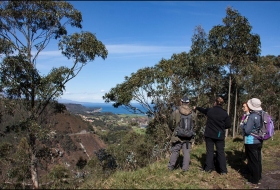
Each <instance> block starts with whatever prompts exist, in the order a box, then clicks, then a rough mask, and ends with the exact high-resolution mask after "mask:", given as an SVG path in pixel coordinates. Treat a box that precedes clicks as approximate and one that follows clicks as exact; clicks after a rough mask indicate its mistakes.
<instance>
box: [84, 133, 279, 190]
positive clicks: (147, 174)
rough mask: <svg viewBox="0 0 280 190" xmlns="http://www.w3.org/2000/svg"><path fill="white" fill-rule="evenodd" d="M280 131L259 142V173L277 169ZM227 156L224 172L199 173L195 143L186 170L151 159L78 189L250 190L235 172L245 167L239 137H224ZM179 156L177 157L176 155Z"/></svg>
mask: <svg viewBox="0 0 280 190" xmlns="http://www.w3.org/2000/svg"><path fill="white" fill-rule="evenodd" d="M279 144H280V131H277V132H276V134H275V136H274V140H271V139H269V140H267V141H265V142H264V144H263V149H262V153H263V173H265V172H268V171H270V170H272V169H273V170H275V169H278V170H279V169H280V167H279V165H277V164H276V162H275V160H277V161H278V164H279V157H280V146H279ZM225 152H226V157H227V168H228V174H227V175H219V174H218V173H217V172H212V173H210V174H209V173H203V172H201V171H200V167H201V165H202V164H203V163H204V160H205V143H203V144H201V145H196V146H195V147H194V148H193V149H192V151H191V165H190V169H189V171H188V172H184V173H182V172H181V169H180V168H178V169H176V170H173V171H169V170H168V169H167V164H168V161H169V158H165V159H163V160H160V161H158V162H155V163H153V164H151V165H149V166H148V167H145V168H141V169H138V170H136V171H131V172H124V171H117V172H115V173H114V174H112V175H111V176H109V177H108V178H107V179H96V178H95V179H94V180H91V179H88V180H87V181H86V182H85V183H84V185H83V187H82V188H93V189H250V187H249V186H247V185H245V184H244V183H245V182H246V179H245V178H244V177H243V176H242V175H241V173H240V172H239V171H240V169H242V168H244V167H245V166H246V160H245V155H244V150H243V141H242V138H241V137H237V138H234V139H232V138H227V140H226V147H225ZM179 158H180V157H179Z"/></svg>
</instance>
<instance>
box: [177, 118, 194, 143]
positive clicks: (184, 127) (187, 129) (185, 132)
mask: <svg viewBox="0 0 280 190" xmlns="http://www.w3.org/2000/svg"><path fill="white" fill-rule="evenodd" d="M191 120H192V115H191V114H190V115H182V114H180V122H179V126H177V127H176V136H178V137H183V138H191V137H192V136H194V135H195V132H194V131H193V126H192V121H191Z"/></svg>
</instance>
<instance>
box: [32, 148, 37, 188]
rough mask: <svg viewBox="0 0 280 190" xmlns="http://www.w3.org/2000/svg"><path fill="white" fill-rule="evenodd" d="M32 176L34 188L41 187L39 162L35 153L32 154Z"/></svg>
mask: <svg viewBox="0 0 280 190" xmlns="http://www.w3.org/2000/svg"><path fill="white" fill-rule="evenodd" d="M31 176H32V184H33V189H39V180H38V171H37V162H36V157H35V155H34V154H33V153H32V156H31Z"/></svg>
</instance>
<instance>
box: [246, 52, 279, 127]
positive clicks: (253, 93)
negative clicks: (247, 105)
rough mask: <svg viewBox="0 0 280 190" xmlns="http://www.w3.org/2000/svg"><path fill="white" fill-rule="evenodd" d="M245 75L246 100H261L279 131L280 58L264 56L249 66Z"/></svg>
mask: <svg viewBox="0 0 280 190" xmlns="http://www.w3.org/2000/svg"><path fill="white" fill-rule="evenodd" d="M243 73H244V77H246V81H247V82H246V83H244V88H245V92H246V96H245V98H246V99H247V100H248V99H249V98H251V97H257V98H259V99H260V100H261V101H262V108H263V110H265V111H267V112H269V113H270V114H271V115H272V117H273V118H274V122H275V127H276V126H278V129H279V118H280V115H279V114H280V112H279V106H280V81H279V77H280V56H273V55H267V56H262V57H260V58H259V61H258V62H257V63H255V64H251V65H248V66H247V67H246V70H245V71H244V72H243Z"/></svg>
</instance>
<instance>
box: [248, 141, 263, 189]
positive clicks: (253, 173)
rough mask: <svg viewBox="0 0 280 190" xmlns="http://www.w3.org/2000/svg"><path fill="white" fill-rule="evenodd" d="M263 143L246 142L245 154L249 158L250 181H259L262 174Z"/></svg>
mask: <svg viewBox="0 0 280 190" xmlns="http://www.w3.org/2000/svg"><path fill="white" fill-rule="evenodd" d="M261 152H262V143H258V144H245V154H246V157H247V159H248V164H247V166H248V170H249V172H250V174H249V179H248V181H249V182H251V183H255V184H256V183H259V180H260V179H261V177H262V176H261V175H262V153H261Z"/></svg>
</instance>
